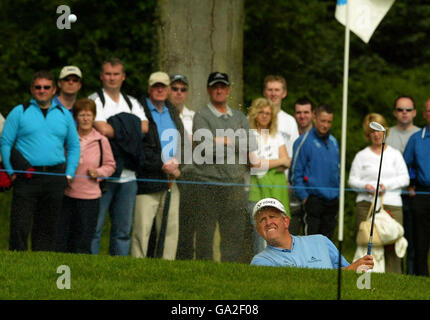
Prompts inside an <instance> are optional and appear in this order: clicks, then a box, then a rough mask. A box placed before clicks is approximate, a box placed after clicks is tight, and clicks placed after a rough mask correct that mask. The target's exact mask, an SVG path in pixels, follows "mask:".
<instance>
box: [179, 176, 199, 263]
mask: <svg viewBox="0 0 430 320" xmlns="http://www.w3.org/2000/svg"><path fill="white" fill-rule="evenodd" d="M199 187H200V185H198V184H191V183H190V184H188V183H178V188H179V191H180V200H179V238H178V249H177V251H176V259H178V260H192V259H193V258H194V253H195V246H194V238H195V234H196V230H197V226H198V216H197V214H196V210H195V207H194V197H195V195H196V194H197V193H198V192H200V190H199Z"/></svg>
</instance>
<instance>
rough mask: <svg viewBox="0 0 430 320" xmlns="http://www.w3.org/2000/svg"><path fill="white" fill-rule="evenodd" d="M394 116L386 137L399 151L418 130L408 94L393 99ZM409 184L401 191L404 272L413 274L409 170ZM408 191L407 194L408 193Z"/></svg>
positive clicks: (412, 187)
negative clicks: (404, 244) (404, 250)
mask: <svg viewBox="0 0 430 320" xmlns="http://www.w3.org/2000/svg"><path fill="white" fill-rule="evenodd" d="M393 114H394V117H395V118H396V119H397V124H396V125H395V126H392V127H391V128H390V131H389V135H388V137H387V144H388V145H390V146H392V147H393V148H396V149H398V150H400V152H401V153H403V151H404V150H405V147H406V144H407V143H408V140H409V138H410V137H411V136H412V135H413V134H414V133H415V132H417V131H419V130H420V128H418V127H417V126H415V125H414V118H415V117H416V115H417V110H416V109H415V101H414V99H413V98H412V97H410V96H405V95H403V96H399V97H397V99H396V100H395V101H394V110H393ZM409 176H410V179H411V185H410V186H409V187H408V189H407V190H404V191H403V193H402V203H403V220H404V221H403V227H404V229H405V238H406V239H407V240H408V249H407V255H406V273H407V274H414V272H413V261H414V259H413V258H414V244H413V235H412V212H411V211H410V201H411V197H413V196H414V195H415V193H414V186H413V183H412V181H413V179H414V176H415V175H414V172H409ZM408 192H409V194H408Z"/></svg>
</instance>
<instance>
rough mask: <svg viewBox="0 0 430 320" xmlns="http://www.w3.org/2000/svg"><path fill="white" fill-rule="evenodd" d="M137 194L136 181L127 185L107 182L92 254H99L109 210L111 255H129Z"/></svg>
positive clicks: (92, 244)
mask: <svg viewBox="0 0 430 320" xmlns="http://www.w3.org/2000/svg"><path fill="white" fill-rule="evenodd" d="M136 192H137V182H136V180H133V181H130V182H125V183H115V182H109V181H106V191H105V192H104V193H103V195H102V197H101V198H100V208H99V214H98V218H97V227H96V233H95V235H94V238H93V241H92V243H91V253H92V254H98V253H99V248H100V238H101V235H102V231H103V225H104V222H105V217H106V213H107V211H108V210H109V213H110V219H111V231H110V244H109V254H110V255H112V256H127V255H128V254H129V251H130V232H131V225H132V221H133V211H134V203H135V202H136Z"/></svg>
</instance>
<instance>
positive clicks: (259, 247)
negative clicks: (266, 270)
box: [248, 201, 266, 255]
mask: <svg viewBox="0 0 430 320" xmlns="http://www.w3.org/2000/svg"><path fill="white" fill-rule="evenodd" d="M256 203H257V202H252V201H248V208H249V215H250V217H251V224H252V238H253V240H254V241H253V242H254V243H253V249H254V255H256V254H258V253H260V252H261V251H263V250H264V249H265V248H266V240H264V239H263V238H262V237H260V235H259V234H258V232H257V230H255V221H254V218H253V217H252V210H253V209H254V206H255V205H256Z"/></svg>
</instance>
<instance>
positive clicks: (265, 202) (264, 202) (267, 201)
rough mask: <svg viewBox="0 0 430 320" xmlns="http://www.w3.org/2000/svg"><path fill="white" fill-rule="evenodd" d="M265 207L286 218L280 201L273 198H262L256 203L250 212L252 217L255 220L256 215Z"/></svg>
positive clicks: (285, 211)
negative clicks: (278, 212) (277, 211)
mask: <svg viewBox="0 0 430 320" xmlns="http://www.w3.org/2000/svg"><path fill="white" fill-rule="evenodd" d="M267 207H272V208H275V209H278V210H279V211H280V212H281V213H282V214H283V215H284V216H288V214H287V210H285V207H284V205H283V204H282V203H281V201H279V200H277V199H275V198H264V199H261V200H260V201H258V202H257V204H256V205H255V206H254V210H252V217H253V218H254V219H255V216H256V215H257V213H259V212H260V211H261V209H264V208H267Z"/></svg>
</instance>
